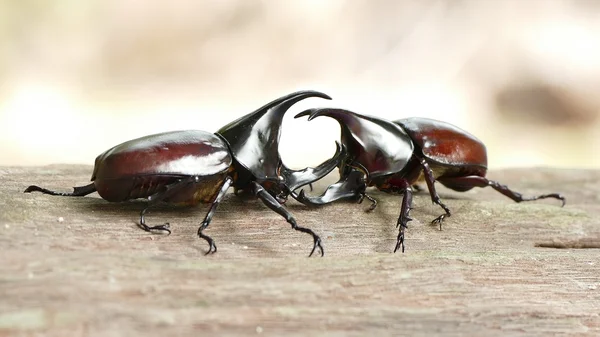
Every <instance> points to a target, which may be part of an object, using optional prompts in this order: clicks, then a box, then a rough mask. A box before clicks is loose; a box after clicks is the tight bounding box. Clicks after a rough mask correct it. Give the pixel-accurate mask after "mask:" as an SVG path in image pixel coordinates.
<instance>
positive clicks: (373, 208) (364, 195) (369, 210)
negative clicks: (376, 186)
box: [358, 192, 377, 212]
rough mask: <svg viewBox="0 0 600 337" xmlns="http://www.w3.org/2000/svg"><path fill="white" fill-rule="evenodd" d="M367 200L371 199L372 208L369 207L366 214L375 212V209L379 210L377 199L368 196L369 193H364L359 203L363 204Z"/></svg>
mask: <svg viewBox="0 0 600 337" xmlns="http://www.w3.org/2000/svg"><path fill="white" fill-rule="evenodd" d="M365 198H367V199H369V201H370V202H371V206H369V208H367V210H366V212H372V211H374V210H375V208H377V200H376V199H375V198H373V197H372V196H370V195H368V194H367V193H364V192H363V193H361V194H360V199H358V203H359V204H362V202H363V200H364V199H365Z"/></svg>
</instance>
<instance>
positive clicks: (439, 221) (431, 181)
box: [419, 158, 452, 230]
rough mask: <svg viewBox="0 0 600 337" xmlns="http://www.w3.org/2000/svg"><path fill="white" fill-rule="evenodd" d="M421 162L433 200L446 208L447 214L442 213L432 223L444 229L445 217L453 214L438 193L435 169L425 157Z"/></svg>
mask: <svg viewBox="0 0 600 337" xmlns="http://www.w3.org/2000/svg"><path fill="white" fill-rule="evenodd" d="M419 162H420V163H421V166H422V167H423V176H424V177H425V182H426V183H427V189H428V190H429V195H430V196H431V202H433V203H434V204H436V205H438V206H440V207H441V208H443V209H444V211H446V213H445V214H442V215H440V216H438V217H437V218H435V219H433V220H432V221H431V223H432V224H434V225H435V224H439V225H440V230H442V223H443V222H444V219H445V218H446V217H449V216H451V215H452V214H451V213H450V209H449V208H448V206H446V204H444V203H443V202H442V199H440V196H439V195H438V193H437V190H436V189H435V177H434V176H433V171H431V168H430V167H429V164H428V163H427V161H426V160H425V159H423V158H421V159H420V161H419Z"/></svg>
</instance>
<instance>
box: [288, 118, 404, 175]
mask: <svg viewBox="0 0 600 337" xmlns="http://www.w3.org/2000/svg"><path fill="white" fill-rule="evenodd" d="M302 116H308V120H312V119H314V118H316V117H319V116H327V117H331V118H333V119H335V120H337V121H338V123H339V124H340V128H341V141H342V145H343V146H344V147H346V148H347V149H348V160H347V161H346V165H349V166H353V167H357V168H359V169H360V170H364V171H365V174H366V175H367V176H368V177H369V178H375V177H379V176H384V175H388V174H393V173H398V172H400V171H401V170H402V169H403V168H404V167H405V166H406V164H407V163H408V161H409V160H410V158H411V157H412V154H413V150H414V145H413V143H412V141H411V139H410V137H409V136H408V134H407V133H406V132H405V131H404V130H402V128H401V127H400V126H398V125H396V124H394V123H392V122H390V121H387V120H385V119H381V118H377V117H371V116H364V115H360V114H357V113H354V112H352V111H348V110H343V109H333V108H316V109H309V110H305V111H303V112H301V113H299V114H297V115H296V116H295V118H298V117H302Z"/></svg>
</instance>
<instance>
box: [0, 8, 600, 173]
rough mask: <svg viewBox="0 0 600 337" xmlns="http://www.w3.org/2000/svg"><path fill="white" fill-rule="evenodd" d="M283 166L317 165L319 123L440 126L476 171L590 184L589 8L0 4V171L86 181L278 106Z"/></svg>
mask: <svg viewBox="0 0 600 337" xmlns="http://www.w3.org/2000/svg"><path fill="white" fill-rule="evenodd" d="M301 89H314V90H319V91H323V92H325V93H327V94H329V95H330V96H332V97H333V98H334V101H332V102H327V101H323V100H319V99H308V100H306V101H303V102H301V103H300V104H297V105H296V106H294V107H293V108H292V110H291V111H290V112H289V113H288V115H287V116H286V119H285V123H284V130H283V138H282V149H281V152H282V155H283V159H284V161H285V162H286V163H287V164H288V165H290V166H293V167H305V166H307V165H308V164H310V165H314V164H317V163H319V162H320V161H322V160H323V159H325V158H327V157H328V156H330V155H332V154H333V152H334V149H335V147H334V140H336V139H338V137H339V127H338V126H337V124H336V123H335V122H333V121H332V120H328V119H327V118H318V119H316V120H314V121H312V122H307V121H306V120H295V119H293V115H294V114H295V113H296V112H299V111H301V110H303V109H305V108H308V107H313V106H325V105H335V106H340V107H344V108H348V109H351V110H353V111H356V112H359V113H363V114H370V115H376V116H380V117H384V118H388V119H399V118H404V117H409V116H422V117H431V118H437V119H443V120H445V121H448V122H451V123H453V124H456V125H458V126H460V127H462V128H464V129H466V130H469V131H470V132H472V133H473V134H474V135H476V136H477V137H479V138H480V139H481V140H483V141H484V143H485V144H486V145H487V147H488V157H489V165H490V168H492V169H494V168H504V167H523V166H557V167H584V168H599V167H600V159H599V157H598V156H597V149H598V148H599V147H600V118H599V116H598V115H599V114H600V92H599V90H598V89H600V2H598V1H594V0H587V1H585V0H580V1H574V0H570V1H569V0H564V1H560V0H550V1H544V0H539V1H535V0H530V1H520V0H503V1H477V0H473V1H417V0H414V1H394V0H384V1H382V0H348V1H342V0H328V1H316V0H286V1H280V0H262V1H260V0H202V1H192V0H190V1H177V0H172V1H168V2H167V1H153V0H151V1H148V0H145V1H139V0H88V1H80V0H61V1H44V0H20V1H9V0H4V1H0V144H1V149H0V165H45V164H51V163H81V164H89V165H91V164H93V162H94V159H95V157H96V156H97V155H98V154H100V153H101V152H103V151H104V150H106V149H108V148H109V147H112V146H113V145H116V144H118V143H120V142H122V141H126V140H129V139H132V138H136V137H140V136H144V135H147V134H152V133H157V132H163V131H169V130H179V129H200V130H206V131H216V130H217V129H218V128H220V127H221V126H223V125H225V124H227V123H228V122H229V121H232V120H233V119H235V118H237V117H239V116H241V115H243V114H246V113H248V112H251V111H253V110H254V109H256V108H258V107H259V106H261V105H263V104H264V103H266V102H268V101H271V100H273V99H275V98H277V97H279V96H282V95H285V94H288V93H290V92H292V91H296V90H301Z"/></svg>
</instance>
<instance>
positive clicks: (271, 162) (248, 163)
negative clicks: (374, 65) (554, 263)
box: [217, 90, 341, 198]
mask: <svg viewBox="0 0 600 337" xmlns="http://www.w3.org/2000/svg"><path fill="white" fill-rule="evenodd" d="M309 97H320V98H324V99H331V97H329V96H327V95H326V94H324V93H321V92H318V91H310V90H307V91H299V92H295V93H292V94H289V95H286V96H283V97H281V98H278V99H276V100H274V101H272V102H270V103H268V104H266V105H264V106H262V107H261V108H259V109H258V110H256V111H254V112H252V113H250V114H247V115H245V116H242V117H241V118H238V119H237V120H235V121H233V122H231V123H229V124H227V125H225V126H224V127H222V128H221V129H220V130H219V131H217V135H219V136H221V137H222V138H223V139H224V140H225V141H226V142H227V143H228V145H229V148H230V150H231V153H232V154H233V157H234V158H235V160H236V161H237V162H238V163H239V164H240V165H241V166H242V167H243V168H245V169H246V170H247V171H248V172H249V173H251V174H252V176H253V177H254V179H256V181H257V182H258V183H260V184H261V185H265V186H266V187H269V188H268V190H269V191H270V193H271V194H274V195H279V196H280V198H284V197H287V194H289V191H293V190H294V189H296V188H298V187H300V186H303V185H306V184H309V183H311V182H313V181H316V180H318V179H321V178H322V177H324V176H325V175H327V174H328V173H329V172H330V171H331V170H333V169H334V168H335V167H336V166H337V164H338V162H339V160H340V157H341V147H340V146H339V145H338V151H337V152H336V156H334V157H333V158H331V159H329V160H328V161H326V162H325V163H323V164H321V165H319V166H318V167H317V168H314V169H313V168H307V169H304V170H299V171H295V170H290V169H289V168H287V167H286V166H285V165H283V163H282V161H281V156H280V155H279V138H280V134H281V125H282V122H283V117H284V115H285V113H286V111H287V110H288V109H289V108H290V107H291V106H292V105H294V104H295V103H297V102H298V101H301V100H303V99H305V98H309ZM276 186H277V187H276Z"/></svg>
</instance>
